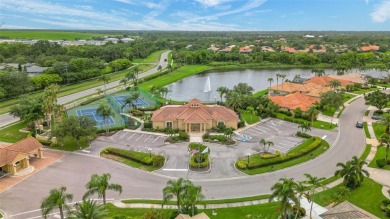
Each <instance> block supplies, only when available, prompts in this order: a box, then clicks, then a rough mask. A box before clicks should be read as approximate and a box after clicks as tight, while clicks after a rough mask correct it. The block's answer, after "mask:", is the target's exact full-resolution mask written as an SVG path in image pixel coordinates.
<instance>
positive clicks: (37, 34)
mask: <svg viewBox="0 0 390 219" xmlns="http://www.w3.org/2000/svg"><path fill="white" fill-rule="evenodd" d="M0 36H1V37H8V38H11V39H38V40H65V39H66V40H75V39H92V37H94V36H95V37H103V36H107V34H104V33H92V32H75V31H54V30H1V32H0Z"/></svg>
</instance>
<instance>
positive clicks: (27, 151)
mask: <svg viewBox="0 0 390 219" xmlns="http://www.w3.org/2000/svg"><path fill="white" fill-rule="evenodd" d="M30 156H33V157H36V158H42V144H41V143H39V142H38V141H37V140H36V139H35V138H33V137H28V138H25V139H23V140H21V141H18V142H16V143H15V144H11V145H8V146H5V147H0V170H1V171H2V172H5V173H8V174H11V175H17V173H18V171H20V170H22V169H26V168H28V167H29V166H30V162H29V160H30Z"/></svg>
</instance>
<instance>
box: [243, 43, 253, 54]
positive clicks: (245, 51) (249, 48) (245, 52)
mask: <svg viewBox="0 0 390 219" xmlns="http://www.w3.org/2000/svg"><path fill="white" fill-rule="evenodd" d="M252 47H253V45H250V46H242V47H240V53H241V54H248V53H251V52H252Z"/></svg>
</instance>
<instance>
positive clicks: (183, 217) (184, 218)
mask: <svg viewBox="0 0 390 219" xmlns="http://www.w3.org/2000/svg"><path fill="white" fill-rule="evenodd" d="M175 219H210V218H209V216H207V214H205V213H204V212H202V213H200V214H197V215H194V216H192V217H191V216H189V215H188V214H179V215H177V216H176V217H175Z"/></svg>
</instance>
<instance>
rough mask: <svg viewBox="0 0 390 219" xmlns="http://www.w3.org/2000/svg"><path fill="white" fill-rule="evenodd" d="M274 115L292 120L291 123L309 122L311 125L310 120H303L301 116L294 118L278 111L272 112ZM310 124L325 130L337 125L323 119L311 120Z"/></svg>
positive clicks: (288, 120)
mask: <svg viewBox="0 0 390 219" xmlns="http://www.w3.org/2000/svg"><path fill="white" fill-rule="evenodd" d="M274 115H275V117H276V118H278V119H281V120H285V121H287V122H293V123H297V124H303V123H310V125H312V122H311V121H308V120H305V119H302V118H294V117H293V116H288V115H286V114H283V113H280V112H278V113H274ZM312 126H313V127H314V128H318V129H325V130H331V129H334V128H336V127H337V125H335V124H332V125H331V124H330V123H328V122H324V121H320V120H315V121H313V125H312Z"/></svg>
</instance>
